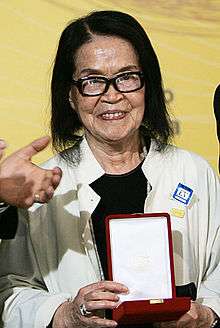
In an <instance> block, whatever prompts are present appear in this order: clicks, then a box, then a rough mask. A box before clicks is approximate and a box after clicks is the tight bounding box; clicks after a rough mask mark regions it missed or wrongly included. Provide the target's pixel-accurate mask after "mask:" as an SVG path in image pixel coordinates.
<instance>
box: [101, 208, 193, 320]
mask: <svg viewBox="0 0 220 328" xmlns="http://www.w3.org/2000/svg"><path fill="white" fill-rule="evenodd" d="M105 220H106V222H105V223H106V240H107V255H108V273H109V279H111V280H114V281H117V282H121V283H123V284H125V285H126V286H127V287H128V288H129V294H127V295H120V300H121V303H120V304H119V306H118V307H117V308H115V309H114V310H113V314H112V316H113V319H114V320H115V321H117V322H118V323H119V324H126V325H129V324H145V323H150V322H159V321H172V320H178V319H179V318H180V317H181V316H182V315H183V314H184V313H186V312H187V311H188V310H189V308H190V298H189V297H176V289H175V281H174V264H173V248H172V234H171V223H170V216H169V214H168V213H150V214H149V213H148V214H132V215H127V214H123V215H120V214H118V215H110V216H108V217H107V218H106V219H105Z"/></svg>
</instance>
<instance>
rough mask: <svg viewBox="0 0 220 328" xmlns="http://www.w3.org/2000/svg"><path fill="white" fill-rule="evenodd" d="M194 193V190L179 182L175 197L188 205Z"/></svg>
mask: <svg viewBox="0 0 220 328" xmlns="http://www.w3.org/2000/svg"><path fill="white" fill-rule="evenodd" d="M192 195H193V190H192V189H191V188H189V187H187V186H185V185H184V184H182V183H179V184H178V186H177V188H176V190H175V191H174V194H173V198H174V199H176V200H178V201H179V202H181V203H183V204H184V205H188V204H189V202H190V200H191V198H192Z"/></svg>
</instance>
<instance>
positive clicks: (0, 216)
mask: <svg viewBox="0 0 220 328" xmlns="http://www.w3.org/2000/svg"><path fill="white" fill-rule="evenodd" d="M17 225H18V212H17V207H15V206H9V207H8V208H7V209H6V210H5V211H4V212H3V213H0V239H12V238H14V236H15V234H16V231H17Z"/></svg>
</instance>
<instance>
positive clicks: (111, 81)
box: [72, 71, 145, 97]
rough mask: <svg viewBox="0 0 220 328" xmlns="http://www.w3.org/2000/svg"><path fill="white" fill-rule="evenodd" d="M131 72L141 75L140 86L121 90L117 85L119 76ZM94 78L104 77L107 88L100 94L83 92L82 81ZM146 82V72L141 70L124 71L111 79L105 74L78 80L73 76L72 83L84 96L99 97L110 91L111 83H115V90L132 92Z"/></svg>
mask: <svg viewBox="0 0 220 328" xmlns="http://www.w3.org/2000/svg"><path fill="white" fill-rule="evenodd" d="M130 73H132V74H137V75H138V76H139V78H140V86H139V87H138V88H136V89H134V90H129V91H121V90H120V89H119V88H118V86H117V83H116V80H117V79H118V78H119V77H121V76H123V75H126V74H130ZM92 78H93V79H94V78H100V79H102V80H103V81H105V88H104V91H103V92H101V93H98V94H97V93H96V94H93V95H89V94H87V93H84V92H83V90H82V83H83V82H84V81H87V80H90V79H92ZM144 82H145V80H144V73H143V72H141V71H134V72H133V71H130V72H123V73H121V74H118V75H116V76H114V77H112V78H110V79H109V78H107V77H106V76H103V75H94V76H92V75H91V76H86V77H82V78H80V79H78V80H74V79H73V78H72V84H73V85H75V86H76V87H77V89H78V90H79V93H80V94H81V95H82V96H84V97H97V96H101V95H103V94H105V93H106V92H107V91H108V89H109V87H110V85H111V84H112V85H113V87H114V88H115V90H117V91H118V92H121V93H130V92H135V91H138V90H140V89H142V88H143V86H144Z"/></svg>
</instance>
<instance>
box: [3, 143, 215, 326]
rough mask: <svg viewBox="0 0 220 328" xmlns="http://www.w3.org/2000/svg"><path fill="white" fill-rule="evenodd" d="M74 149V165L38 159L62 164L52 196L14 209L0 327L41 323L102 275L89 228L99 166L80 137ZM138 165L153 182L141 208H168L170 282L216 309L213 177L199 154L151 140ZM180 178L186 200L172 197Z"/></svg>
mask: <svg viewBox="0 0 220 328" xmlns="http://www.w3.org/2000/svg"><path fill="white" fill-rule="evenodd" d="M80 148H81V156H82V157H81V161H80V164H79V165H76V166H72V167H71V166H70V165H68V164H67V163H66V162H65V161H64V160H62V159H61V158H60V156H55V157H54V158H52V159H51V160H49V161H48V162H47V163H46V164H45V165H44V167H47V168H52V167H54V166H60V167H61V169H62V170H63V177H62V180H61V183H60V185H59V187H58V188H57V190H56V192H55V195H54V197H53V199H52V200H51V201H50V202H49V203H48V204H44V205H42V204H35V205H34V206H32V207H31V208H30V209H29V210H28V211H26V210H21V211H20V220H19V221H20V222H19V226H18V231H17V235H16V238H15V239H13V240H9V241H3V242H2V243H1V245H0V263H1V265H0V276H1V279H0V300H1V304H2V305H1V306H3V303H4V300H5V304H4V312H3V316H2V318H3V319H2V320H3V322H4V323H2V327H10V328H15V327H16V328H29V327H35V328H40V327H46V326H47V325H48V324H49V323H50V321H51V318H52V317H53V314H54V312H55V310H56V309H57V308H58V306H59V305H60V304H61V303H63V302H64V301H65V300H66V299H68V298H69V297H70V296H74V295H76V294H77V292H78V290H79V288H80V287H82V286H85V285H87V284H89V283H91V282H95V281H98V280H100V279H101V272H100V266H99V260H98V258H97V254H96V251H95V248H94V243H93V239H92V233H91V229H90V225H91V221H90V216H91V213H92V212H93V210H94V209H95V207H96V206H97V204H98V202H99V199H100V197H99V196H98V195H97V194H96V193H95V192H94V191H93V190H92V189H91V188H90V187H89V184H90V183H91V182H93V181H94V180H96V179H97V178H99V177H100V176H101V175H102V174H104V171H103V169H102V168H101V166H100V165H99V163H98V162H97V161H96V159H95V158H94V156H93V154H92V152H91V150H90V148H89V146H88V144H87V142H86V141H85V140H83V142H82V143H81V146H80ZM142 169H143V172H144V174H145V176H146V177H147V179H148V180H149V182H150V184H151V186H152V190H151V192H150V194H149V195H148V197H147V199H146V201H145V212H146V213H147V212H149V213H150V212H168V213H170V214H171V225H172V235H173V249H174V265H175V279H176V285H182V284H187V283H189V282H194V283H195V284H196V286H197V288H198V301H199V302H201V303H202V304H205V305H207V306H209V307H211V308H212V309H213V310H214V311H215V312H216V313H217V314H218V315H219V316H220V264H219V263H220V234H219V233H220V230H219V225H220V188H219V179H218V177H217V176H216V175H215V174H214V172H213V170H212V169H211V168H210V166H209V165H208V164H207V162H206V161H205V160H204V159H202V158H201V157H199V156H198V155H196V154H193V153H191V152H188V151H185V150H182V149H179V148H176V147H172V146H169V147H167V149H166V151H164V152H158V151H157V150H156V149H155V143H154V142H152V143H151V147H150V150H149V153H148V155H147V156H146V159H145V161H144V163H143V165H142ZM179 183H181V184H183V185H184V186H186V187H189V188H190V189H192V190H193V195H192V197H191V201H190V203H189V204H188V205H184V204H182V203H181V202H180V201H179V200H178V199H175V197H174V196H173V194H174V192H175V190H176V188H177V186H178V184H179Z"/></svg>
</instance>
